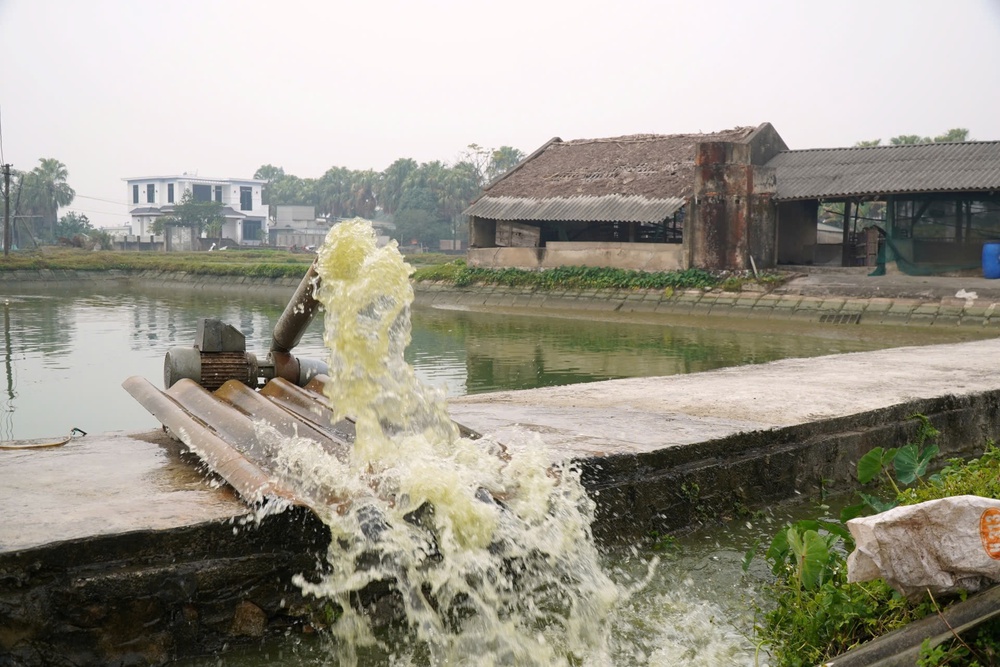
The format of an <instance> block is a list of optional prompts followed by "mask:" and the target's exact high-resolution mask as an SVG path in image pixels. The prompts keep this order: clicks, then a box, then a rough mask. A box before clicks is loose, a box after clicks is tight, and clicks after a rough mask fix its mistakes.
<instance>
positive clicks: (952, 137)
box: [934, 127, 969, 144]
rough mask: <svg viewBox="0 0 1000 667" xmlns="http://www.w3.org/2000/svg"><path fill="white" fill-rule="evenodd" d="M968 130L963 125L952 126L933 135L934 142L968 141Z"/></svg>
mask: <svg viewBox="0 0 1000 667" xmlns="http://www.w3.org/2000/svg"><path fill="white" fill-rule="evenodd" d="M968 140H969V131H968V130H967V129H966V128H964V127H953V128H951V129H950V130H948V131H947V132H945V133H944V134H939V135H938V136H936V137H934V143H936V144H940V143H946V142H950V141H968Z"/></svg>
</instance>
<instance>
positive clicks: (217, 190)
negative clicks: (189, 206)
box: [215, 185, 222, 203]
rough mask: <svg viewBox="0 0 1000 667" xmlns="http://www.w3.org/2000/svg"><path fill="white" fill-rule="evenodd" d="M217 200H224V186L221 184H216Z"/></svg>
mask: <svg viewBox="0 0 1000 667" xmlns="http://www.w3.org/2000/svg"><path fill="white" fill-rule="evenodd" d="M215 201H217V202H219V203H221V202H222V186H221V185H216V186H215Z"/></svg>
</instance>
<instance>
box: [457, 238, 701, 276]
mask: <svg viewBox="0 0 1000 667" xmlns="http://www.w3.org/2000/svg"><path fill="white" fill-rule="evenodd" d="M467 261H468V263H469V266H477V267H482V268H489V269H499V268H505V267H516V268H520V269H551V268H555V267H559V266H593V267H612V268H618V269H634V270H637V271H679V270H682V269H684V268H685V266H684V252H683V247H682V246H681V245H679V244H676V243H613V242H609V243H599V242H566V241H550V242H549V243H547V244H546V246H545V247H544V248H499V247H495V248H470V249H469V253H468V255H467Z"/></svg>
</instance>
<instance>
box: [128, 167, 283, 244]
mask: <svg viewBox="0 0 1000 667" xmlns="http://www.w3.org/2000/svg"><path fill="white" fill-rule="evenodd" d="M122 180H124V181H125V183H126V187H127V197H128V207H129V216H130V218H131V226H132V237H133V238H134V239H135V240H136V241H150V242H152V241H154V239H153V238H151V237H152V236H153V234H152V231H151V226H152V224H153V222H155V221H156V219H157V218H159V217H161V216H164V215H170V214H171V213H173V211H174V207H175V205H176V204H179V203H180V202H181V198H182V197H183V196H184V194H185V193H187V192H190V193H191V195H192V196H193V197H194V199H195V201H217V202H219V203H221V204H222V215H223V217H224V218H225V222H224V223H223V225H222V238H223V239H228V240H230V241H232V242H233V243H236V244H238V245H261V244H262V243H265V242H266V240H267V213H268V210H267V206H266V205H265V204H263V203H262V202H261V189H262V187H263V186H264V184H265V183H266V182H267V181H262V180H258V179H254V178H207V177H204V176H192V175H190V174H181V175H180V176H141V177H133V178H125V179H122Z"/></svg>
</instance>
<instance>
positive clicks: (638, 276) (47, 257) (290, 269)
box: [0, 247, 784, 292]
mask: <svg viewBox="0 0 1000 667" xmlns="http://www.w3.org/2000/svg"><path fill="white" fill-rule="evenodd" d="M313 258H314V255H312V254H310V253H293V252H289V251H287V250H277V249H274V248H254V249H240V250H235V249H229V250H225V251H216V252H189V253H183V252H170V253H164V252H148V251H143V252H140V251H134V252H122V251H106V250H95V251H90V250H82V249H79V248H57V247H46V248H45V249H44V250H43V251H41V252H38V251H36V252H15V253H11V254H10V255H9V256H8V257H6V258H0V271H17V270H39V269H51V270H71V271H110V270H119V271H172V272H184V273H189V274H192V275H214V276H251V277H259V278H299V277H301V276H302V275H303V274H304V273H305V272H306V270H307V268H308V266H309V264H310V263H311V262H312V260H313ZM406 261H407V262H408V263H409V264H411V265H414V266H416V270H415V271H414V273H413V280H414V281H416V282H424V281H433V282H446V283H450V284H452V285H455V286H456V287H468V286H471V285H504V286H507V287H531V288H536V289H554V288H557V287H559V288H566V289H664V290H675V289H712V288H719V289H722V290H725V291H732V292H738V291H740V290H741V289H743V288H744V286H745V285H747V284H748V283H757V284H763V285H773V284H776V283H778V282H780V281H781V280H783V279H784V278H783V277H782V276H779V275H777V274H764V275H761V276H760V277H759V278H754V277H753V276H750V275H748V274H747V273H746V272H732V271H726V272H717V273H711V272H708V271H703V270H701V269H687V270H684V271H667V272H661V273H647V272H645V271H629V270H625V269H612V268H595V267H584V266H569V267H560V268H554V269H546V270H544V271H527V270H524V269H482V268H475V267H471V266H467V265H466V263H465V261H464V260H462V259H453V256H450V255H445V254H441V253H423V254H414V255H407V256H406Z"/></svg>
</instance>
